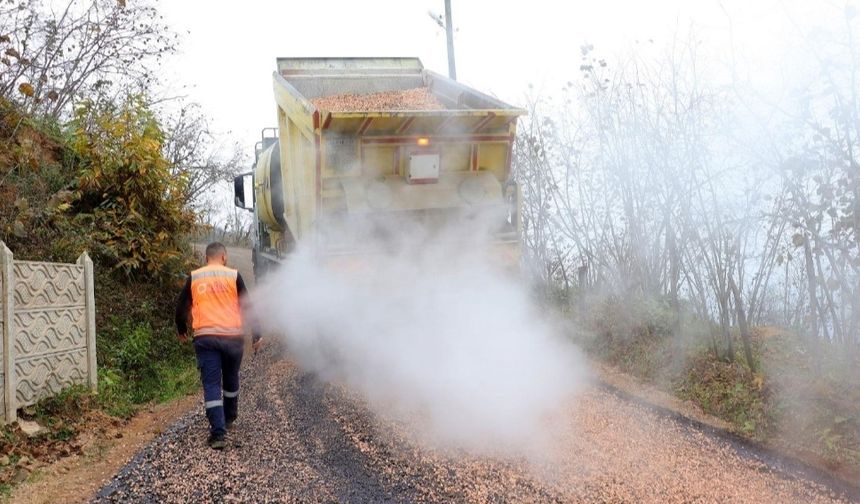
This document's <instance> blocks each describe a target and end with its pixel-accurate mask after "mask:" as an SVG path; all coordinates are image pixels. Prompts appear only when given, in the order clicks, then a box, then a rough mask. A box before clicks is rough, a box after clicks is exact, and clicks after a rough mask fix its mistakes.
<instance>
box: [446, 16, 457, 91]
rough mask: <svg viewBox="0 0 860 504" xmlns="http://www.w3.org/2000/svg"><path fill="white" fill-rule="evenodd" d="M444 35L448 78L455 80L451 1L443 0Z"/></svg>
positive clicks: (455, 68) (455, 67) (455, 66)
mask: <svg viewBox="0 0 860 504" xmlns="http://www.w3.org/2000/svg"><path fill="white" fill-rule="evenodd" d="M445 34H446V36H447V37H448V77H450V78H452V79H454V80H457V65H456V64H455V63H454V24H453V23H452V22H451V0H445Z"/></svg>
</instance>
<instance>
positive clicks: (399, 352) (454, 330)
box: [254, 230, 585, 452]
mask: <svg viewBox="0 0 860 504" xmlns="http://www.w3.org/2000/svg"><path fill="white" fill-rule="evenodd" d="M389 236H390V235H389ZM397 236H398V237H400V238H402V231H401V234H400V235H397ZM454 237H457V238H459V239H453V238H454ZM463 238H464V236H463V235H461V234H459V233H451V232H450V230H449V232H447V233H445V238H444V239H443V238H442V237H441V236H439V235H435V236H433V237H432V238H431V236H428V235H426V234H422V235H421V236H420V237H417V236H416V237H412V238H410V239H398V243H397V244H396V246H393V245H392V244H391V243H390V242H388V243H386V244H385V247H384V248H385V250H384V251H380V250H376V251H375V252H373V253H366V254H362V255H357V256H351V257H348V258H344V259H342V260H334V261H332V260H326V261H322V260H319V259H315V258H313V257H312V256H311V255H310V254H307V253H305V252H304V251H299V252H296V253H295V254H294V255H293V256H292V257H291V258H290V259H288V260H287V262H286V264H285V265H284V266H283V267H281V268H280V269H279V270H278V271H277V272H275V273H273V274H272V275H271V276H270V277H268V278H266V279H265V280H264V281H263V282H262V283H261V285H260V286H259V287H258V288H257V290H256V292H255V303H254V306H255V308H256V311H258V313H260V314H261V317H262V321H263V323H264V325H266V326H268V327H267V328H268V329H269V330H273V331H277V332H279V333H281V334H283V336H284V338H285V341H286V343H287V346H288V348H289V350H290V351H291V353H292V354H293V355H294V356H295V357H296V358H297V360H298V361H299V364H300V365H301V366H302V367H303V368H305V369H306V370H309V371H314V372H317V373H319V374H320V375H321V376H322V377H323V378H325V379H330V380H339V381H343V382H345V383H346V384H347V385H348V386H350V387H352V388H354V389H357V390H358V391H360V392H361V393H363V394H364V395H366V396H367V398H368V400H369V402H370V404H371V405H372V406H375V407H377V408H381V409H384V410H385V411H382V413H384V414H390V413H398V414H399V413H407V414H413V415H414V416H415V417H418V418H421V423H422V424H423V425H422V430H423V432H422V434H424V435H426V437H427V438H428V439H430V440H432V441H434V442H436V443H437V444H438V445H442V446H449V447H451V446H453V447H457V448H466V449H474V450H485V449H490V450H505V451H510V450H516V451H518V452H522V450H523V449H526V450H529V449H534V447H535V445H536V444H541V443H546V442H547V441H550V440H548V439H546V434H547V432H549V431H548V430H547V419H548V417H549V416H550V415H551V414H552V413H553V411H554V410H555V409H557V408H559V407H561V406H563V405H565V404H567V403H569V400H570V398H571V395H572V394H573V393H575V392H576V391H577V389H578V386H579V385H580V384H581V383H582V382H583V381H584V376H585V369H584V367H585V361H584V359H583V358H582V357H581V355H580V354H579V352H578V350H577V349H576V348H575V347H574V346H573V345H572V344H571V343H570V342H569V341H568V340H567V339H565V338H564V337H562V336H561V335H559V334H557V332H556V331H555V330H554V328H553V327H552V324H551V323H550V322H549V321H547V320H545V319H544V317H543V316H542V315H541V313H540V312H539V311H538V310H537V309H536V307H535V306H534V305H533V303H532V300H531V299H530V296H529V293H528V290H527V289H526V288H525V287H524V286H523V285H522V283H521V282H520V281H519V280H518V278H517V275H516V274H514V273H513V272H511V271H509V270H507V271H506V270H504V269H502V268H498V267H496V266H494V265H493V261H491V260H489V258H490V257H492V256H493V254H494V251H493V250H492V249H491V248H489V247H488V246H486V245H485V244H484V245H482V244H481V243H479V242H478V241H476V240H474V239H472V240H464V239H463ZM375 245H379V246H380V247H381V246H382V245H383V244H381V243H378V244H375Z"/></svg>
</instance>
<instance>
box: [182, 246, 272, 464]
mask: <svg viewBox="0 0 860 504" xmlns="http://www.w3.org/2000/svg"><path fill="white" fill-rule="evenodd" d="M247 292H248V290H247V289H246V288H245V282H244V281H243V280H242V275H240V274H239V272H238V271H236V270H234V269H231V268H228V267H227V247H225V246H224V245H223V244H221V243H218V242H214V243H210V244H209V245H208V246H207V247H206V265H205V266H203V267H202V268H199V269H196V270H194V271H192V272H191V275H190V276H189V277H188V280H187V281H186V282H185V286H184V287H183V288H182V292H181V293H180V294H179V299H178V301H177V303H176V330H177V332H178V334H179V340H180V341H182V342H186V341H188V327H187V319H188V313H189V310H190V312H191V320H192V329H193V330H194V352H195V353H196V354H197V367H198V368H199V369H200V379H201V381H202V382H203V400H204V406H205V408H206V418H208V419H209V440H208V443H209V446H210V447H211V448H213V449H215V450H223V449H224V447H225V446H226V444H227V443H226V440H225V435H226V431H227V430H228V429H230V428H232V426H233V422H235V421H236V416H237V414H238V407H239V365H240V364H241V363H242V353H243V349H244V341H243V340H244V338H243V336H244V333H245V331H244V325H243V322H242V305H243V304H244V303H245V298H246V297H247ZM253 343H254V352H256V351H257V350H259V349H260V346H261V345H262V343H263V339H262V338H261V337H260V334H259V332H258V331H257V330H256V329H254V331H253Z"/></svg>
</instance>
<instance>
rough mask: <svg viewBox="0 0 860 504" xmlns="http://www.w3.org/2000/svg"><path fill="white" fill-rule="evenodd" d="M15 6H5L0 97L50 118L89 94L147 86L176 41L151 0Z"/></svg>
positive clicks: (0, 21)
mask: <svg viewBox="0 0 860 504" xmlns="http://www.w3.org/2000/svg"><path fill="white" fill-rule="evenodd" d="M8 4H11V5H8ZM8 4H4V5H3V6H2V7H0V54H2V56H0V96H3V97H5V98H7V99H10V100H14V101H17V102H19V103H21V104H22V105H23V106H24V107H26V110H27V111H28V112H31V113H36V114H40V115H44V116H48V117H53V118H59V117H60V116H61V115H63V114H64V113H68V112H69V111H70V108H69V107H70V106H71V105H72V104H73V103H74V101H75V100H76V99H78V98H80V97H81V96H87V97H90V98H93V97H96V96H107V97H111V96H112V95H113V94H115V93H126V92H127V91H128V88H133V89H138V90H142V91H145V90H146V89H148V88H149V86H150V85H151V84H152V83H153V82H154V80H155V74H154V72H153V69H154V68H156V67H155V65H157V64H158V63H159V62H160V60H161V58H162V57H163V56H164V55H166V54H168V53H170V52H172V51H173V48H174V43H175V40H176V35H175V34H174V33H172V32H171V31H170V30H169V29H168V28H167V27H166V25H164V24H163V23H162V22H161V16H159V14H158V12H157V11H156V9H155V8H154V7H153V6H151V5H149V4H147V3H139V2H135V3H134V4H127V3H126V2H125V0H119V1H117V0H83V1H77V0H70V1H68V3H66V4H65V6H63V7H61V8H60V9H59V10H54V8H53V4H52V3H49V2H47V3H46V2H43V1H40V0H23V1H21V2H14V3H12V2H9V3H8Z"/></svg>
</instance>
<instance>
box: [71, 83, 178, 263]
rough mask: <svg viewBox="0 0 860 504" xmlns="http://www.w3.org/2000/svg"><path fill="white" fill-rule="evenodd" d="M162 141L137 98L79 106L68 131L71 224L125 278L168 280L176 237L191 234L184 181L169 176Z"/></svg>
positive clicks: (175, 259)
mask: <svg viewBox="0 0 860 504" xmlns="http://www.w3.org/2000/svg"><path fill="white" fill-rule="evenodd" d="M163 141H164V134H163V132H162V129H161V127H160V125H159V123H158V121H157V120H156V118H155V116H154V115H153V113H152V111H151V110H150V109H149V108H148V107H147V106H146V104H145V102H144V100H143V98H142V97H141V96H139V95H136V96H131V97H129V98H127V99H126V100H124V101H123V102H122V103H121V104H119V105H112V104H108V103H104V102H98V103H97V102H93V101H86V102H84V103H83V105H81V106H80V107H79V108H78V109H77V111H76V112H75V118H74V120H73V121H72V123H71V148H72V150H73V151H74V152H75V154H76V155H77V156H78V158H79V163H80V168H79V171H78V173H79V175H78V180H77V189H76V199H75V202H74V213H75V214H76V216H75V221H76V224H77V225H80V226H81V227H82V229H86V230H87V231H86V232H88V233H89V236H90V237H91V239H92V240H93V241H94V242H96V243H97V244H98V248H97V250H96V252H97V253H99V254H100V255H101V256H102V257H103V258H104V259H107V260H108V261H109V262H110V263H111V264H112V265H113V266H114V267H116V268H119V269H121V270H123V271H125V272H126V273H127V274H129V275H135V274H146V275H163V274H169V273H170V272H172V271H174V270H175V269H176V268H177V267H180V266H182V264H181V258H182V256H183V255H182V253H181V251H182V248H183V237H184V236H185V235H186V233H188V232H189V231H190V230H191V229H193V227H194V214H193V213H192V212H191V211H190V210H188V209H187V208H186V207H185V206H184V203H185V201H186V191H187V188H188V184H187V180H186V178H185V177H183V176H181V175H180V176H176V175H175V174H174V173H172V170H171V164H170V163H169V162H168V161H167V159H165V157H164V155H163V150H162V142H163Z"/></svg>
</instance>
